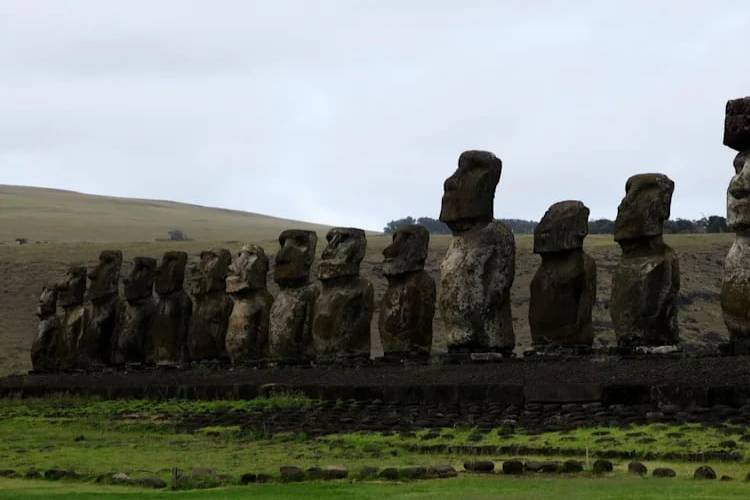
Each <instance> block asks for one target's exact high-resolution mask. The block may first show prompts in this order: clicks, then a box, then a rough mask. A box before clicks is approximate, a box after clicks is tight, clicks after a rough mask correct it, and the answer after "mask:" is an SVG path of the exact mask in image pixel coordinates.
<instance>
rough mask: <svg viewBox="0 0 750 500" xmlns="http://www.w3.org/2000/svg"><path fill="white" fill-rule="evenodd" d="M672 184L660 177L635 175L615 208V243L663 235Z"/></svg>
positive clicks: (658, 175) (672, 189)
mask: <svg viewBox="0 0 750 500" xmlns="http://www.w3.org/2000/svg"><path fill="white" fill-rule="evenodd" d="M673 192H674V182H673V181H672V180H671V179H670V178H669V177H667V176H666V175H663V174H638V175H634V176H632V177H631V178H629V179H628V181H627V183H626V184H625V197H624V198H623V199H622V201H621V202H620V206H619V207H617V219H616V220H615V241H617V242H620V241H632V240H638V239H642V238H650V237H653V236H661V235H662V233H663V232H664V221H666V220H667V219H669V210H670V206H671V204H672V193H673Z"/></svg>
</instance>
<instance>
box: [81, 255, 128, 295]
mask: <svg viewBox="0 0 750 500" xmlns="http://www.w3.org/2000/svg"><path fill="white" fill-rule="evenodd" d="M121 267H122V252H121V251H119V250H104V251H103V252H102V253H100V254H99V264H97V266H96V267H95V268H94V269H92V270H91V272H89V281H90V284H89V290H88V298H89V300H97V299H101V298H105V297H109V296H111V295H117V290H118V286H119V283H120V268H121Z"/></svg>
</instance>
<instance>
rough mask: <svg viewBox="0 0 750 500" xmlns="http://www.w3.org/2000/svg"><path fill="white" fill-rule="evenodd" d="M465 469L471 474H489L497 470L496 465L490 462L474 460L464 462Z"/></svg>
mask: <svg viewBox="0 0 750 500" xmlns="http://www.w3.org/2000/svg"><path fill="white" fill-rule="evenodd" d="M464 469H465V470H467V471H469V472H478V473H483V474H487V473H491V472H492V471H493V470H495V463H494V462H492V461H490V460H472V461H469V462H464Z"/></svg>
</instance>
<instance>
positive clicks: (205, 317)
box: [188, 290, 232, 360]
mask: <svg viewBox="0 0 750 500" xmlns="http://www.w3.org/2000/svg"><path fill="white" fill-rule="evenodd" d="M231 313H232V299H230V298H229V296H228V295H227V294H226V293H225V292H224V291H221V290H219V291H215V292H210V293H206V294H203V295H199V296H197V297H195V298H194V304H193V317H192V322H191V323H190V331H189V333H188V353H189V355H190V359H191V360H213V359H226V358H227V357H228V355H227V352H226V348H225V340H226V334H227V327H228V324H229V315H230V314H231Z"/></svg>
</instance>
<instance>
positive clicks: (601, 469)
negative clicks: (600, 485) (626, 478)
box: [591, 458, 614, 474]
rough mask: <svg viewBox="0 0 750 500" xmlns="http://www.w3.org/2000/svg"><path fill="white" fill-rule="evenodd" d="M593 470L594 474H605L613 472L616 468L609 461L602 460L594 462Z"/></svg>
mask: <svg viewBox="0 0 750 500" xmlns="http://www.w3.org/2000/svg"><path fill="white" fill-rule="evenodd" d="M591 470H592V471H593V472H594V474H605V473H607V472H612V471H613V470H614V466H613V465H612V462H610V461H609V460H604V459H601V458H600V459H598V460H596V461H595V462H594V465H593V466H592V467H591Z"/></svg>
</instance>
